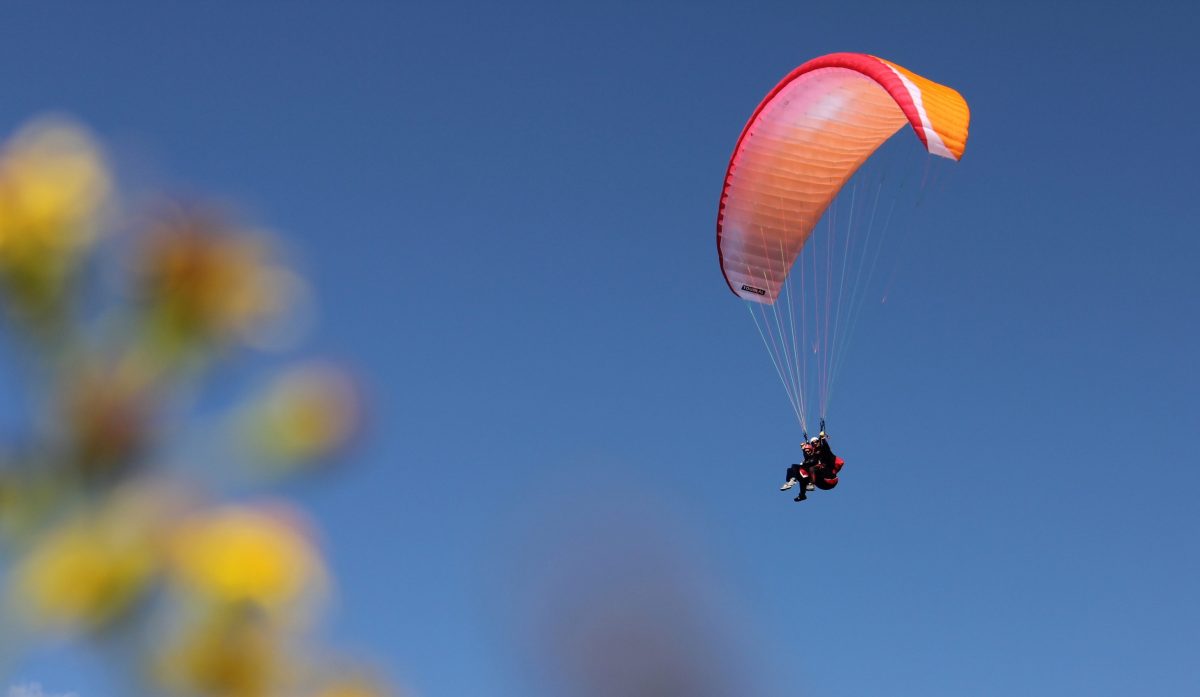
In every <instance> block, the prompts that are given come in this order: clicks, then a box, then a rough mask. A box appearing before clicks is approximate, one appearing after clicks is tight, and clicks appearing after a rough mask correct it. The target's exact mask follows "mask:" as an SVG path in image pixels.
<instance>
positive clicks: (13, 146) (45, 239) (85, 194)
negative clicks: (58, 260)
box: [0, 120, 111, 261]
mask: <svg viewBox="0 0 1200 697" xmlns="http://www.w3.org/2000/svg"><path fill="white" fill-rule="evenodd" d="M110 188H111V182H110V178H109V175H108V171H107V169H106V167H105V166H104V162H103V160H102V159H101V156H100V153H99V149H98V148H97V147H96V145H95V144H94V143H93V142H92V139H91V138H90V137H89V136H88V134H87V133H86V132H85V131H84V130H83V129H82V128H80V127H79V126H77V125H75V124H72V123H70V122H68V121H65V120H42V121H35V122H33V123H32V124H31V125H29V126H27V127H26V128H25V129H23V130H22V131H20V132H19V133H18V134H17V135H16V136H15V137H14V138H13V139H12V140H11V141H10V142H9V143H8V145H7V147H6V148H5V150H4V152H3V154H2V155H0V256H2V257H3V258H4V259H5V260H6V261H8V260H9V259H10V258H12V257H23V256H28V255H29V254H31V253H34V252H36V251H39V250H45V251H57V252H73V251H75V250H77V249H79V248H81V247H84V246H86V245H87V244H88V243H90V242H91V241H92V239H93V237H94V236H95V234H96V231H97V230H98V226H97V223H98V220H97V218H98V213H99V211H100V208H101V207H102V205H103V204H104V202H105V200H106V199H107V197H108V195H109V191H110Z"/></svg>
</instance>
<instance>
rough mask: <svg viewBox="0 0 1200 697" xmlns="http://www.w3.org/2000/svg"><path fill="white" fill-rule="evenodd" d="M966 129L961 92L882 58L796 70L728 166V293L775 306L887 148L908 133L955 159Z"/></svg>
mask: <svg viewBox="0 0 1200 697" xmlns="http://www.w3.org/2000/svg"><path fill="white" fill-rule="evenodd" d="M923 96H926V99H927V100H928V101H929V102H930V103H929V104H928V105H926V104H923V101H922V97H923ZM927 107H928V108H927ZM968 121H969V112H968V111H967V107H966V102H965V101H963V99H962V97H961V96H959V95H958V93H957V92H955V91H954V90H951V89H950V88H947V87H944V86H942V85H938V84H937V83H933V82H930V81H929V80H926V79H924V78H922V77H920V76H917V75H915V74H913V73H910V72H908V71H907V70H904V69H903V68H900V67H899V66H894V65H892V64H890V63H888V62H886V61H883V60H881V59H879V58H874V57H872V56H867V55H863V54H845V53H843V54H831V55H829V56H824V57H822V58H818V59H816V60H813V61H809V62H808V63H806V64H804V65H803V66H800V67H799V68H797V69H796V70H795V71H793V72H792V74H791V75H789V76H788V77H787V78H785V79H784V81H783V82H781V83H780V84H779V86H778V87H776V88H775V90H774V91H773V92H772V93H771V94H770V95H768V96H767V98H766V99H765V100H764V101H763V103H762V104H760V105H759V108H758V110H757V111H756V112H755V114H754V116H752V117H751V119H750V121H749V122H748V123H747V124H746V128H745V129H744V130H743V131H742V136H741V138H740V139H739V141H738V145H737V148H736V149H735V151H734V154H733V157H732V159H731V160H730V163H729V170H728V172H727V174H726V177H725V188H724V191H723V193H722V196H721V208H720V212H719V214H718V217H717V247H718V252H719V254H720V257H721V269H722V271H723V272H724V274H725V280H726V281H727V282H728V283H729V287H730V289H732V290H733V292H734V293H736V294H737V295H739V296H740V297H742V298H745V299H746V300H752V301H755V302H760V303H767V304H771V303H774V302H775V299H776V298H777V297H779V292H780V290H781V289H782V287H783V282H784V279H786V278H787V275H788V272H789V271H790V270H791V268H792V265H793V263H794V262H795V260H796V257H797V256H798V255H799V253H800V250H801V248H802V247H803V246H804V243H805V242H806V241H807V240H808V237H809V235H810V234H811V233H812V231H813V228H815V227H816V225H817V222H818V221H819V220H820V219H821V216H822V215H823V214H824V213H825V209H826V208H828V206H829V203H830V202H831V201H832V200H833V197H834V196H836V195H837V193H838V191H840V190H841V188H842V186H843V185H844V184H845V183H846V181H847V180H848V179H849V178H850V177H851V176H852V175H853V174H854V172H855V171H857V170H858V168H859V166H860V165H862V163H863V162H864V161H865V160H866V159H867V158H868V157H870V156H871V154H872V153H873V152H875V150H876V149H877V148H878V147H879V146H880V145H882V144H883V142H884V141H886V140H887V139H888V138H889V137H891V136H892V135H893V134H895V133H896V131H898V130H899V129H900V128H901V127H902V126H904V124H905V123H911V124H912V126H913V129H914V130H915V131H916V133H917V135H918V137H920V138H921V141H922V142H923V143H924V144H925V146H926V147H927V148H928V149H929V150H930V152H932V153H934V154H937V155H942V156H944V157H950V158H953V159H957V158H958V157H960V156H961V155H962V150H963V147H965V144H966V137H967V123H968Z"/></svg>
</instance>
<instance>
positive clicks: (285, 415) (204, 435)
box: [0, 119, 388, 697]
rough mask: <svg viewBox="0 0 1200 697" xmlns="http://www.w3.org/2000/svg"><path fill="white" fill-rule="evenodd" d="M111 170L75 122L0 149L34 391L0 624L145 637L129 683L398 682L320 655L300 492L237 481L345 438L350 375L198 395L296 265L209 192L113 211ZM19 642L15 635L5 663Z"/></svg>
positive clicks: (255, 340)
mask: <svg viewBox="0 0 1200 697" xmlns="http://www.w3.org/2000/svg"><path fill="white" fill-rule="evenodd" d="M113 181H114V178H113V176H112V175H111V173H110V172H109V169H108V167H107V165H106V162H105V158H104V156H103V154H102V151H101V149H100V148H99V147H98V146H97V144H96V142H95V141H94V140H93V138H92V137H91V136H90V135H89V134H88V133H87V131H85V130H84V129H83V128H81V127H79V126H78V125H76V124H74V123H72V122H70V121H67V120H63V119H42V120H38V121H36V122H34V123H33V124H31V125H29V126H27V127H25V128H23V129H21V130H20V131H19V132H18V133H17V134H16V135H15V136H14V137H12V138H11V140H9V142H8V143H7V145H6V146H5V147H4V148H3V150H2V152H0V311H2V312H3V316H4V318H5V321H6V327H7V329H8V331H7V332H6V334H7V340H6V341H5V347H4V348H5V349H6V352H5V353H6V355H11V356H12V357H13V358H14V361H15V362H16V364H15V365H12V366H9V367H8V368H7V370H8V372H9V373H11V375H12V377H13V381H12V382H13V383H14V384H20V385H21V386H22V390H21V394H23V395H26V397H27V398H26V399H24V400H17V399H14V395H4V396H3V399H2V400H0V420H5V421H8V422H11V425H10V426H8V427H7V428H5V429H4V432H5V433H7V434H8V436H9V437H8V440H9V441H10V442H9V443H8V444H7V445H4V444H2V443H0V572H2V573H3V574H4V576H3V577H2V578H0V582H2V593H3V598H2V602H3V605H2V606H0V616H2V617H4V618H5V619H4V621H3V622H0V646H4V647H10V648H9V649H8V653H9V654H12V653H13V649H12V648H11V647H13V646H17V647H29V646H36V645H37V644H38V643H39V642H42V641H46V640H51V639H54V640H62V639H67V640H71V641H76V642H81V643H89V642H90V643H96V644H104V643H113V644H118V643H119V644H120V645H121V646H130V645H132V646H135V647H137V650H135V651H132V652H122V653H119V655H123V656H124V655H126V654H129V658H128V660H129V661H130V662H131V663H132V664H133V665H114V666H113V669H114V671H117V672H118V674H120V675H123V676H130V675H139V676H144V677H142V678H140V679H138V680H137V684H136V685H135V686H133V688H132V689H135V690H137V691H141V692H144V693H147V694H171V695H195V696H205V697H274V696H276V695H300V696H301V697H303V696H305V695H311V696H312V697H376V696H379V695H384V694H388V690H387V688H385V687H384V686H383V685H382V683H381V682H379V681H377V680H374V679H371V678H366V677H360V676H363V675H366V673H364V672H362V670H361V669H350V670H349V671H348V670H347V667H346V664H347V661H346V660H345V659H344V658H341V657H337V658H334V657H332V656H329V657H328V658H327V659H324V658H322V656H323V655H324V653H325V652H324V651H323V650H322V648H321V647H320V646H319V645H317V640H316V638H315V636H314V627H315V625H316V623H317V621H318V619H319V616H320V614H321V610H322V607H323V606H324V602H323V601H324V600H325V598H326V597H327V594H328V591H329V589H330V586H331V577H330V571H329V569H328V568H327V566H326V564H325V561H324V559H323V556H322V553H321V550H320V546H319V545H318V544H317V541H316V538H315V536H314V534H313V526H312V525H311V523H309V522H308V521H307V519H306V518H305V516H304V515H303V513H302V512H301V511H300V510H299V508H298V507H297V506H296V505H294V504H291V503H287V502H283V501H281V500H279V499H271V500H258V501H256V500H255V498H254V496H253V494H254V493H255V492H247V491H244V490H237V491H236V493H238V494H239V495H238V496H237V497H236V500H237V503H231V502H229V501H228V500H222V494H224V493H234V492H235V490H236V489H237V488H238V487H241V488H242V489H244V488H245V486H247V482H254V483H255V485H256V486H261V485H262V481H263V478H262V476H260V475H262V474H263V473H264V472H265V473H269V474H270V475H271V476H272V477H281V476H299V475H301V474H302V473H303V472H304V471H305V470H307V469H311V467H312V466H313V465H315V464H319V463H323V462H326V461H328V460H329V459H330V458H332V457H333V456H335V455H336V454H337V453H338V452H339V450H340V448H341V446H342V445H343V444H345V443H346V442H347V440H348V439H350V438H351V437H352V435H353V434H354V433H355V431H356V430H357V429H358V427H359V423H360V413H361V410H360V408H359V405H358V391H357V389H356V387H355V383H354V382H353V381H352V380H351V379H350V377H349V376H348V374H347V373H346V371H345V370H344V369H342V368H340V367H338V366H335V365H331V364H326V363H312V362H301V363H297V364H294V365H291V366H287V367H285V368H283V369H282V370H280V371H279V374H278V375H277V376H276V377H274V378H272V379H270V380H268V381H267V387H266V388H265V389H262V390H261V391H260V393H259V394H248V395H246V397H245V398H244V399H243V400H241V402H240V403H238V404H235V405H234V406H233V407H231V408H228V409H227V410H226V411H225V413H224V414H218V415H217V418H213V417H212V415H210V414H205V413H202V411H201V410H200V409H199V408H198V407H196V406H195V404H193V403H192V402H193V401H194V395H196V394H197V393H199V392H201V391H202V389H201V388H202V387H203V384H204V378H205V377H206V376H208V375H211V374H212V372H211V371H212V369H213V368H214V367H215V366H216V365H217V364H218V363H220V362H221V361H223V360H227V359H228V358H230V357H231V356H235V355H237V352H238V351H240V350H249V349H252V348H253V347H256V346H260V345H261V344H262V343H263V342H262V341H260V339H261V338H262V337H263V336H266V335H268V334H270V332H271V330H272V327H273V326H276V325H277V324H278V323H280V322H281V321H286V319H287V317H288V314H289V313H292V312H295V311H296V308H294V307H292V306H291V303H292V302H293V301H294V300H295V299H296V298H297V297H300V296H302V295H303V293H302V292H300V291H299V290H298V289H300V288H302V286H303V281H302V280H301V279H300V277H299V276H298V275H297V274H296V273H295V272H294V271H292V270H291V269H289V268H288V266H287V264H286V263H285V262H284V260H283V259H282V255H281V254H280V252H279V249H278V248H277V247H276V246H275V245H274V244H273V242H272V240H271V238H269V237H268V236H267V235H264V234H262V233H260V232H257V231H254V230H251V229H250V228H248V227H246V226H244V225H242V224H240V223H239V222H237V220H236V219H235V218H234V217H233V216H231V215H229V214H227V213H225V212H223V211H221V210H219V209H217V208H215V207H211V206H198V205H190V206H188V205H182V204H172V205H164V206H160V207H158V208H157V209H155V210H153V211H149V212H145V213H143V212H137V214H136V215H134V216H130V218H131V219H132V220H134V221H136V222H134V223H128V224H122V223H120V220H121V218H122V217H121V216H120V215H118V209H119V207H118V206H117V205H115V204H116V201H115V195H114V194H115V192H114V186H113ZM110 230H122V231H123V233H122V234H121V235H117V234H109V235H107V236H106V235H105V233H106V232H108V231H110ZM106 263H108V265H109V266H112V267H114V269H106V268H98V267H104V266H105V264H106ZM114 278H117V279H119V282H117V283H116V284H112V283H111V279H114ZM106 280H107V281H110V284H109V285H112V286H114V287H106V286H105V281H106ZM197 432H199V435H198V436H196V435H192V436H190V439H189V435H188V434H196V433H197ZM242 473H250V474H252V475H255V476H250V477H244V476H240V474H242ZM260 495H261V494H260ZM18 653H19V651H18ZM15 659H19V655H7V656H3V655H0V677H3V675H4V672H5V669H6V665H7V666H8V667H11V662H12V661H13V660H15ZM351 665H353V662H351ZM347 675H350V676H352V677H347Z"/></svg>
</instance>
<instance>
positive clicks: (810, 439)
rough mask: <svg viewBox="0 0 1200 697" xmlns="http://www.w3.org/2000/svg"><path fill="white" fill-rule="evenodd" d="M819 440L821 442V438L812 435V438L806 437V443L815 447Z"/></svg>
mask: <svg viewBox="0 0 1200 697" xmlns="http://www.w3.org/2000/svg"><path fill="white" fill-rule="evenodd" d="M820 442H821V439H820V438H817V437H816V436H813V437H812V438H809V439H808V444H809V445H811V446H813V447H814V448H815V447H817V445H819V444H820Z"/></svg>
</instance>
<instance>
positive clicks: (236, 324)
mask: <svg viewBox="0 0 1200 697" xmlns="http://www.w3.org/2000/svg"><path fill="white" fill-rule="evenodd" d="M139 273H140V293H141V295H142V297H143V298H144V299H145V300H146V302H147V303H148V305H149V308H150V311H151V318H152V319H153V320H154V321H155V324H156V326H157V328H158V330H159V331H160V333H163V332H165V334H163V335H160V337H159V338H160V339H162V340H166V341H168V342H170V343H171V344H172V345H174V344H180V343H188V342H196V341H200V342H212V341H218V342H219V341H225V340H229V339H246V338H247V337H248V336H251V335H252V334H253V333H254V331H255V329H256V328H257V327H258V326H259V325H260V324H262V323H264V322H267V321H269V320H271V319H273V318H275V317H277V316H279V315H281V314H283V313H284V312H285V310H286V305H287V303H288V300H289V299H290V298H291V297H292V296H293V295H294V294H295V293H294V286H295V284H296V281H295V280H294V278H293V274H291V273H290V272H288V271H287V270H285V269H284V268H283V267H281V266H278V265H276V264H274V263H272V261H271V250H270V248H269V246H268V245H267V244H266V243H265V241H264V240H263V239H262V238H261V236H258V235H255V234H252V233H251V232H249V231H247V230H243V229H238V228H235V227H233V226H231V225H230V224H229V223H227V222H226V221H225V220H224V219H223V218H221V217H219V216H218V215H215V214H213V213H211V212H194V211H185V212H182V213H177V214H175V215H173V216H164V217H162V218H160V219H159V220H158V221H157V222H156V223H155V225H154V227H153V228H152V230H151V232H150V234H149V235H148V236H147V239H146V241H145V243H144V245H143V248H142V251H141V259H140V266H139Z"/></svg>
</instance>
